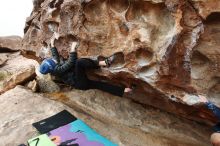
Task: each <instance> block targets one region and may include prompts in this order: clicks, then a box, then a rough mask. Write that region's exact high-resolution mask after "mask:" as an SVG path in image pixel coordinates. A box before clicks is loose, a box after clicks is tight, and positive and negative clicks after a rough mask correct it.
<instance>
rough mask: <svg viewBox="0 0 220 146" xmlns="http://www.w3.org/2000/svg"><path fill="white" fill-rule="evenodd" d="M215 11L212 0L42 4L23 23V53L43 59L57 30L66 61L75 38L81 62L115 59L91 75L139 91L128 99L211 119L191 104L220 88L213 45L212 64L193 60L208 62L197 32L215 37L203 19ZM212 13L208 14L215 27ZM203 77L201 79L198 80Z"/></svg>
mask: <svg viewBox="0 0 220 146" xmlns="http://www.w3.org/2000/svg"><path fill="white" fill-rule="evenodd" d="M219 9H220V6H219V2H218V0H210V1H204V0H193V1H188V0H180V1H174V0H139V1H129V0H120V1H117V0H101V1H100V0H84V1H82V0H57V1H50V0H44V1H41V2H40V7H38V11H36V10H34V11H33V13H32V15H31V16H30V17H29V18H28V19H27V22H26V24H27V25H26V27H25V35H24V38H23V44H22V49H23V50H31V51H33V52H36V56H37V57H39V58H44V57H45V56H49V55H50V53H49V51H48V48H46V47H45V45H49V42H50V39H51V37H52V35H53V33H54V31H57V32H58V33H59V34H60V37H59V39H58V40H57V41H56V42H55V46H56V47H57V48H58V51H59V53H60V54H61V55H62V56H63V57H65V58H67V57H68V53H69V47H70V44H71V42H72V41H76V40H79V41H80V47H79V48H78V56H79V57H96V56H97V57H98V58H103V57H107V56H110V55H112V54H117V55H116V56H117V57H116V61H115V62H114V63H113V64H112V66H111V67H110V68H105V69H101V70H98V71H96V72H94V74H93V77H96V78H99V79H104V80H107V81H109V82H111V83H115V84H120V85H124V86H131V84H136V85H137V92H136V93H135V94H134V96H132V97H131V98H132V99H133V100H136V101H137V102H139V103H142V104H147V105H152V106H154V107H156V108H160V109H162V110H165V111H168V112H172V113H175V114H178V115H180V116H183V117H186V118H189V119H193V120H197V121H200V122H201V121H203V122H214V121H216V119H215V117H214V116H213V115H212V114H211V113H210V112H209V111H208V110H206V109H205V108H204V107H202V106H201V107H200V108H197V107H195V106H194V105H197V104H200V102H199V100H198V95H199V94H205V95H206V96H207V97H208V98H209V99H212V98H211V97H210V96H212V95H211V94H208V92H207V91H210V90H211V89H214V90H218V89H219V85H218V84H219V77H218V75H217V76H216V73H219V65H216V62H217V64H219V51H218V50H219V47H218V45H216V44H217V43H216V44H215V42H213V41H209V42H208V44H209V45H210V44H211V45H212V44H213V45H214V46H213V47H216V48H215V51H214V52H215V53H216V55H215V57H212V58H213V59H214V58H215V63H211V64H212V65H211V64H207V63H195V60H198V59H197V58H198V57H199V58H200V60H202V62H206V59H207V58H206V57H201V56H200V55H197V54H198V53H197V52H198V51H197V50H198V49H196V46H203V47H204V48H206V46H205V45H207V44H204V43H203V41H204V39H203V38H204V37H203V35H202V34H203V32H207V31H209V30H212V32H211V33H212V36H213V37H216V38H218V37H219V34H218V29H217V28H216V27H217V26H214V25H209V24H207V23H206V20H205V19H206V18H208V16H209V15H212V13H214V12H216V13H217V12H218V11H219ZM216 13H215V14H214V16H212V17H214V19H216V21H217V22H219V19H218V18H219V14H218V13H217V14H216ZM201 16H202V17H201ZM207 21H209V20H208V19H207ZM215 25H217V24H215ZM207 26H208V27H207ZM213 30H216V31H213ZM206 34H207V33H206ZM204 36H206V35H205V34H204ZM206 41H207V40H206ZM199 50H200V51H199V52H201V49H199ZM203 50H204V49H203ZM206 50H207V49H206ZM206 52H209V53H211V52H213V51H210V50H207V51H206ZM200 54H201V53H200ZM212 54H213V53H212ZM195 64H196V65H195ZM213 64H215V65H213ZM210 65H211V66H210ZM207 66H208V67H207ZM207 68H213V69H214V70H216V71H213V72H215V73H213V74H215V75H207V76H206V75H205V74H204V75H201V73H202V71H203V70H207ZM201 77H202V78H204V79H202V80H198V79H200V78H201ZM210 78H211V80H210ZM198 84H199V85H198ZM216 84H217V85H216ZM212 85H213V86H214V87H213V86H212ZM199 86H206V87H207V89H206V90H205V91H204V90H203V88H201V87H199ZM216 92H217V94H216V95H219V91H216ZM216 100H218V99H217V98H216ZM216 103H217V104H218V105H219V106H220V104H219V101H218V102H216ZM161 105H163V106H161Z"/></svg>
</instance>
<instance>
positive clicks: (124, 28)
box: [119, 23, 129, 35]
mask: <svg viewBox="0 0 220 146" xmlns="http://www.w3.org/2000/svg"><path fill="white" fill-rule="evenodd" d="M119 28H120V31H121V33H122V34H123V35H128V32H129V28H128V26H127V25H126V24H125V23H122V24H121V25H120V26H119Z"/></svg>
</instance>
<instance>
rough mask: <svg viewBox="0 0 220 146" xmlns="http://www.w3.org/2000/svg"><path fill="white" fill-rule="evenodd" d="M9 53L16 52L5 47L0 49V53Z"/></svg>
mask: <svg viewBox="0 0 220 146" xmlns="http://www.w3.org/2000/svg"><path fill="white" fill-rule="evenodd" d="M10 52H16V50H12V49H10V48H6V47H0V53H10Z"/></svg>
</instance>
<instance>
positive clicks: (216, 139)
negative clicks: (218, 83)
mask: <svg viewBox="0 0 220 146" xmlns="http://www.w3.org/2000/svg"><path fill="white" fill-rule="evenodd" d="M199 99H200V102H201V103H204V104H205V106H206V107H207V108H208V109H209V110H211V111H212V112H213V114H214V115H215V116H216V118H217V119H218V121H219V123H217V124H216V125H215V126H214V127H213V131H214V133H213V134H212V135H211V138H210V141H211V143H212V145H213V146H220V108H218V107H217V106H216V105H214V104H213V103H212V102H210V101H208V100H207V98H206V97H204V96H201V95H199Z"/></svg>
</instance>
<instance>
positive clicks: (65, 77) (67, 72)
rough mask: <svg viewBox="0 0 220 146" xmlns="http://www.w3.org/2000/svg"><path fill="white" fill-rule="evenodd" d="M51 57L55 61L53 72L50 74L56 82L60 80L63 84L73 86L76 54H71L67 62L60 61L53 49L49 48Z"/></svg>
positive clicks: (55, 50)
mask: <svg viewBox="0 0 220 146" xmlns="http://www.w3.org/2000/svg"><path fill="white" fill-rule="evenodd" d="M50 50H51V53H52V57H53V58H54V59H55V60H56V61H57V65H56V66H55V69H54V71H53V72H52V73H51V74H52V75H53V76H55V77H56V80H61V81H62V82H64V83H65V84H68V85H71V86H74V84H75V78H74V77H75V74H74V68H75V64H76V60H77V53H76V52H71V53H70V55H69V58H68V59H67V60H63V59H60V56H59V53H58V51H57V49H56V48H55V47H53V48H51V49H50Z"/></svg>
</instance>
